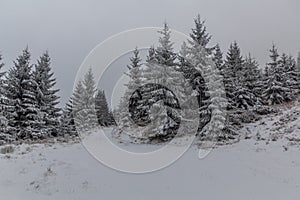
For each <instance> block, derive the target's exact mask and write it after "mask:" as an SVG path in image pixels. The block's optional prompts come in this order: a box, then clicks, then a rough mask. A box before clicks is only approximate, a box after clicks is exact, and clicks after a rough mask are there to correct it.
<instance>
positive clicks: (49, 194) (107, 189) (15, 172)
mask: <svg viewBox="0 0 300 200" xmlns="http://www.w3.org/2000/svg"><path fill="white" fill-rule="evenodd" d="M28 150H29V152H27V153H25V154H23V155H22V152H23V151H28ZM197 154H198V150H197V148H196V147H192V148H191V149H190V150H189V151H188V152H187V153H186V154H185V155H184V156H183V157H182V158H181V159H179V160H178V161H177V162H175V163H174V164H173V165H171V166H170V167H168V168H166V169H164V170H161V171H158V172H154V173H150V174H142V175H132V174H125V173H120V172H117V171H114V170H112V169H109V168H107V167H105V166H103V165H102V164H100V163H99V162H98V161H96V160H95V159H94V158H93V157H91V156H90V155H89V154H88V153H87V151H86V150H85V149H84V148H83V146H82V145H81V144H73V145H71V144H67V145H61V144H55V145H53V146H47V147H46V146H45V145H35V146H34V147H30V149H26V146H22V147H20V149H17V150H16V151H15V153H13V154H11V157H10V158H6V157H5V155H1V158H0V199H3V200H4V199H5V200H19V199H23V200H27V199H28V200H40V199H56V200H65V199H72V200H83V199H89V200H93V199H97V200H99V199H100V200H106V199H109V200H119V199H122V200H141V199H142V200H153V199H155V200H166V199H172V200H177V199H178V200H182V199H189V200H194V199H195V200H196V199H197V200H198V199H228V200H234V199H243V200H248V199H249V200H250V199H264V200H269V199H270V200H282V199H289V200H298V199H299V196H300V156H299V154H300V150H299V149H298V148H296V147H292V148H289V150H288V151H284V149H283V148H282V143H281V142H275V143H272V144H269V145H266V144H265V142H261V143H256V141H254V140H247V141H241V142H240V143H238V144H234V145H230V146H225V147H220V148H218V149H216V150H214V151H213V152H212V153H211V154H210V155H209V156H208V157H206V158H205V159H204V160H199V159H198V158H197Z"/></svg>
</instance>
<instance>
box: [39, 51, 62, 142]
mask: <svg viewBox="0 0 300 200" xmlns="http://www.w3.org/2000/svg"><path fill="white" fill-rule="evenodd" d="M53 75H54V74H53V72H52V70H51V62H50V56H49V54H48V52H45V53H44V54H43V55H42V56H41V57H40V59H39V60H38V61H37V64H36V65H35V71H34V72H33V79H34V83H35V98H36V101H37V108H38V109H39V111H40V112H41V115H42V121H43V125H42V127H40V128H41V129H43V130H44V131H45V132H47V133H48V134H51V135H54V136H55V135H57V134H58V129H57V127H58V124H59V115H60V114H59V112H60V108H58V107H57V105H58V103H59V101H58V99H59V97H58V95H57V93H58V91H59V90H58V89H54V87H55V84H56V79H55V78H54V77H53Z"/></svg>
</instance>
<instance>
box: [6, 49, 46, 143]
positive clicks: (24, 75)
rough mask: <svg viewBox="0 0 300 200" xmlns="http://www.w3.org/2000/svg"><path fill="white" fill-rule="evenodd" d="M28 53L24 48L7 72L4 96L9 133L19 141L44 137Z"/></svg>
mask: <svg viewBox="0 0 300 200" xmlns="http://www.w3.org/2000/svg"><path fill="white" fill-rule="evenodd" d="M29 62H30V53H29V51H28V48H26V49H25V50H24V51H23V53H22V55H20V56H19V57H18V58H17V60H16V61H15V62H14V66H13V67H12V68H11V69H10V70H9V71H8V74H7V78H6V79H7V84H6V86H5V93H6V94H5V95H6V98H7V99H8V101H9V107H10V108H9V109H8V119H9V125H10V126H11V127H12V128H11V130H9V132H10V133H11V134H12V135H13V136H14V137H18V138H21V139H24V138H29V137H33V138H35V137H45V135H44V133H41V131H40V129H39V128H40V125H41V118H40V111H39V109H38V108H37V106H36V105H37V100H36V98H35V84H34V83H33V80H32V74H31V68H32V66H31V65H30V63H29Z"/></svg>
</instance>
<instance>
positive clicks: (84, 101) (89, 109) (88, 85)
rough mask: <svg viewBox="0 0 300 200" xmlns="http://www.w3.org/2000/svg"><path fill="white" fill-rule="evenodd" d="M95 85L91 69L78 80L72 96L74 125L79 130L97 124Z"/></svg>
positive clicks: (89, 128)
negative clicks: (81, 79)
mask: <svg viewBox="0 0 300 200" xmlns="http://www.w3.org/2000/svg"><path fill="white" fill-rule="evenodd" d="M95 93H96V85H95V81H94V76H93V72H92V69H91V68H90V69H89V71H88V72H87V73H86V74H85V75H84V79H83V81H79V82H78V84H77V86H76V88H75V91H74V94H73V96H72V101H73V105H72V106H73V112H74V119H75V124H76V127H77V128H79V129H80V131H89V130H91V129H93V128H95V127H96V125H97V124H98V122H97V116H96V113H95V108H94V107H93V105H94V103H95Z"/></svg>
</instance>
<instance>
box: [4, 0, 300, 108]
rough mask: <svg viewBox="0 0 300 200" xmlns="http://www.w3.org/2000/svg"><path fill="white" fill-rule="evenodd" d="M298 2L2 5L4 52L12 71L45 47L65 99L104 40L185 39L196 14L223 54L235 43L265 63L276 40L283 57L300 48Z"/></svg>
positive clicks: (69, 0)
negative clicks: (163, 32) (132, 36)
mask: <svg viewBox="0 0 300 200" xmlns="http://www.w3.org/2000/svg"><path fill="white" fill-rule="evenodd" d="M299 7H300V1H299V0H248V1H242V0H177V1H175V0H147V1H144V0H119V1H116V0H107V1H106V0H105V1H104V0H81V1H79V0H0V51H1V53H2V54H3V57H4V62H5V63H6V66H7V67H10V66H11V65H12V60H14V59H15V58H16V56H17V55H19V54H20V52H21V51H22V49H24V48H25V47H26V45H28V46H29V49H30V50H31V52H32V55H33V56H32V60H33V61H35V60H36V59H37V57H38V56H39V55H40V54H42V52H43V51H44V50H48V51H49V52H50V55H51V57H52V64H53V70H54V72H55V75H56V77H57V79H58V87H59V88H61V93H60V94H61V96H62V101H63V102H65V101H66V100H67V99H68V96H69V95H70V94H71V91H72V87H73V80H74V78H75V74H76V71H77V69H78V68H79V66H80V64H81V63H82V61H83V59H84V58H85V56H86V55H87V54H88V53H89V52H90V51H91V50H92V49H93V48H94V47H95V46H96V45H97V44H98V43H100V42H101V41H103V40H104V39H106V38H107V37H109V36H111V35H113V34H116V33H118V32H120V31H124V30H127V29H132V28H137V27H144V26H161V25H162V23H163V21H165V20H167V21H168V23H169V25H170V27H171V28H173V29H176V30H178V31H181V32H183V33H186V34H188V33H189V32H190V29H191V27H192V26H193V18H194V17H195V16H196V15H197V14H198V13H199V14H201V17H202V18H203V19H205V20H206V25H207V29H208V31H209V32H210V33H211V34H212V35H213V39H212V41H211V44H212V45H213V44H216V43H219V44H220V46H221V48H222V50H223V51H226V50H227V48H228V46H229V45H230V43H231V42H232V41H234V40H236V41H237V42H238V43H239V45H240V47H241V49H242V53H243V54H244V55H246V54H248V52H251V53H252V55H253V56H254V57H256V58H257V60H258V61H259V63H260V64H265V63H266V62H267V59H268V49H269V48H270V46H271V44H272V42H273V41H274V42H275V43H276V44H277V46H278V48H279V51H280V52H283V51H284V52H286V53H291V54H293V55H294V56H296V54H297V52H298V51H299V50H300V39H299V38H300V25H299V20H300V12H299Z"/></svg>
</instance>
